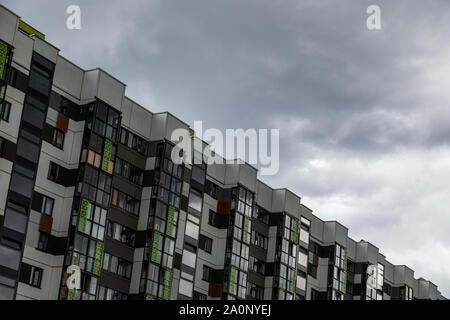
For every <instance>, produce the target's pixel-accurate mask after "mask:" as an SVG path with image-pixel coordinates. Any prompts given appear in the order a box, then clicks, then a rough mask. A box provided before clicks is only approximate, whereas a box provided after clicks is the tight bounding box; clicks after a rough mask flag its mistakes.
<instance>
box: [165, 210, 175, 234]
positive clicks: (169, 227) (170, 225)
mask: <svg viewBox="0 0 450 320" xmlns="http://www.w3.org/2000/svg"><path fill="white" fill-rule="evenodd" d="M174 217H175V208H174V207H172V206H169V213H168V214H167V226H166V234H167V235H169V236H172V232H173V225H174V221H173V220H174Z"/></svg>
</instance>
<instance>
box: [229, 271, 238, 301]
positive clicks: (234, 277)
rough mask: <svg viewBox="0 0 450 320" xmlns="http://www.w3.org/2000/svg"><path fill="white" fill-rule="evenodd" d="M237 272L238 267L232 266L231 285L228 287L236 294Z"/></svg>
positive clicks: (230, 291)
mask: <svg viewBox="0 0 450 320" xmlns="http://www.w3.org/2000/svg"><path fill="white" fill-rule="evenodd" d="M236 274H237V269H236V267H233V266H232V267H231V271H230V286H229V289H228V292H229V293H231V294H236V290H235V289H236Z"/></svg>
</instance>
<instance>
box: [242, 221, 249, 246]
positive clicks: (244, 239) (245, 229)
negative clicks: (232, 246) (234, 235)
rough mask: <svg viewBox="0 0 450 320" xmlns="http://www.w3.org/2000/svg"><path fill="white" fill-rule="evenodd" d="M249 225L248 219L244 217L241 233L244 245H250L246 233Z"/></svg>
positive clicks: (247, 233)
mask: <svg viewBox="0 0 450 320" xmlns="http://www.w3.org/2000/svg"><path fill="white" fill-rule="evenodd" d="M249 224H250V218H249V217H247V216H245V217H244V232H243V240H242V241H244V242H245V243H250V232H248V231H249V230H248V229H249Z"/></svg>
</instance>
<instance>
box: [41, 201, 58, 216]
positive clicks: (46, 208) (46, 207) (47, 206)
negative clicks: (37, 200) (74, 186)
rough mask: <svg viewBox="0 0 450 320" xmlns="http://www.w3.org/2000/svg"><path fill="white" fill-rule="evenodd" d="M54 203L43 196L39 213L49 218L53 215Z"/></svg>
mask: <svg viewBox="0 0 450 320" xmlns="http://www.w3.org/2000/svg"><path fill="white" fill-rule="evenodd" d="M54 203H55V200H54V199H52V198H49V197H47V196H44V199H43V200H42V208H41V213H44V214H46V215H48V216H50V217H51V216H52V214H53V205H54Z"/></svg>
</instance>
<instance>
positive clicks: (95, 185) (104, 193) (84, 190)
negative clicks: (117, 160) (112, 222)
mask: <svg viewBox="0 0 450 320" xmlns="http://www.w3.org/2000/svg"><path fill="white" fill-rule="evenodd" d="M83 180H84V182H83V183H80V184H79V185H78V191H81V196H82V197H83V198H86V199H89V200H90V201H92V202H97V203H99V204H101V205H103V206H108V205H109V200H110V191H111V177H110V176H108V175H107V174H105V173H103V172H99V171H98V170H95V169H94V168H92V167H90V166H86V167H85V170H84V178H83Z"/></svg>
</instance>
